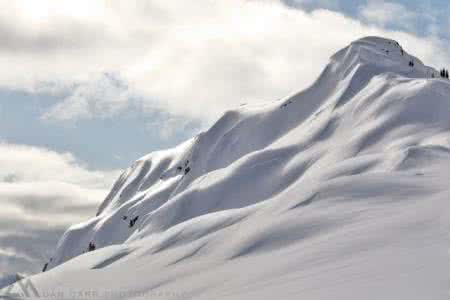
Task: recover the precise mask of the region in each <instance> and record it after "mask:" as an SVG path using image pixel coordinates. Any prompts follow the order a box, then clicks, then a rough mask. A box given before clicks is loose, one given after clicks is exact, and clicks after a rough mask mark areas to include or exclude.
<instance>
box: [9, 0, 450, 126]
mask: <svg viewBox="0 0 450 300" xmlns="http://www.w3.org/2000/svg"><path fill="white" fill-rule="evenodd" d="M296 2H297V4H298V7H301V5H302V4H303V2H305V4H309V2H308V1H296ZM328 2H329V3H330V5H329V6H330V7H332V6H333V5H331V4H332V1H328ZM1 3H2V7H4V8H5V9H2V11H1V12H0V24H1V27H0V28H1V30H0V38H1V40H2V43H1V45H0V63H1V64H2V66H4V68H3V72H0V84H1V85H3V86H4V87H12V88H17V89H28V90H31V91H34V92H47V93H53V94H58V93H61V98H62V102H60V103H58V104H57V105H55V106H54V107H53V108H52V109H50V110H49V111H48V112H46V113H45V114H44V115H43V118H44V119H47V120H57V121H68V120H73V119H83V118H93V117H104V116H111V115H114V114H116V113H119V112H120V111H122V110H123V109H125V108H126V107H127V106H129V105H131V104H133V105H136V102H137V105H138V106H139V107H140V108H141V109H148V110H152V109H160V110H164V111H167V112H169V113H170V114H173V115H182V116H187V117H190V118H197V119H200V120H206V121H211V120H212V119H214V118H216V117H217V115H218V114H220V113H221V112H223V111H224V110H226V109H229V108H233V107H236V106H238V105H239V104H240V103H243V102H257V101H268V100H275V99H276V98H280V97H283V96H285V95H286V94H288V93H290V92H292V91H295V90H298V89H302V88H304V87H305V86H307V85H308V84H309V83H311V82H312V81H313V80H314V78H315V77H316V76H317V75H318V74H319V72H320V71H321V69H322V68H323V66H324V64H326V62H327V60H328V57H329V56H330V55H331V54H332V53H333V52H334V51H336V50H337V49H339V48H341V47H343V46H345V45H346V44H348V43H349V42H351V41H352V40H354V39H357V38H359V37H361V36H366V35H382V36H387V37H391V38H394V39H398V40H399V41H400V43H401V44H403V46H404V47H405V48H406V49H407V50H408V51H410V52H412V53H414V54H416V55H417V56H419V57H420V58H422V59H423V60H424V61H425V62H426V63H428V64H431V65H435V66H437V67H440V66H442V65H444V64H445V63H447V62H448V57H447V56H446V53H445V50H446V49H444V47H443V46H442V43H441V42H440V41H439V39H438V38H437V37H436V36H434V35H430V36H429V37H427V38H417V37H415V36H414V35H412V34H407V33H402V32H392V31H388V30H385V29H382V28H384V27H386V26H387V25H392V24H394V25H395V23H398V24H400V25H401V26H400V27H399V28H405V27H407V26H409V25H410V23H411V22H412V19H413V18H414V13H413V12H411V11H408V9H407V8H406V7H404V6H402V5H400V4H393V3H390V2H386V1H383V2H382V3H381V4H380V5H381V6H382V7H383V9H381V8H380V6H377V5H375V4H374V2H373V1H371V2H369V3H368V4H367V5H365V6H361V7H360V15H361V20H362V22H360V21H357V20H355V19H351V18H349V17H345V16H344V15H342V14H340V13H338V12H331V11H328V10H314V11H312V12H311V13H306V12H305V11H303V10H301V9H298V7H297V9H294V8H293V7H292V6H288V5H285V4H283V3H281V2H278V1H244V0H228V1H211V0H200V1H195V2H192V1H163V0H152V1H95V2H94V1H39V2H37V1H32V2H30V1H26V2H25V1H2V2H1ZM291 3H292V1H291ZM397 27H398V26H397ZM105 74H106V75H105ZM108 74H114V76H109V75H108ZM136 99H139V100H136Z"/></svg>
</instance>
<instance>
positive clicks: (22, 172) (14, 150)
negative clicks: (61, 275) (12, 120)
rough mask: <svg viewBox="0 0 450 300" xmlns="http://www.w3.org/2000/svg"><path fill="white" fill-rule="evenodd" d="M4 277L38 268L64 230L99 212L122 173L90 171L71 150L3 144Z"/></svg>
mask: <svg viewBox="0 0 450 300" xmlns="http://www.w3.org/2000/svg"><path fill="white" fill-rule="evenodd" d="M0 165H1V166H2V168H1V169H0V201H1V207H2V209H1V210H0V228H1V232H0V277H1V276H2V275H5V274H11V273H15V272H18V271H26V272H38V271H40V270H41V268H42V266H43V263H44V262H45V261H46V260H48V259H49V257H50V255H51V254H52V252H53V250H54V248H55V246H56V242H57V240H58V239H59V237H60V236H61V234H62V232H63V231H64V230H65V229H67V227H68V226H69V225H71V224H73V223H77V222H80V221H82V220H83V219H85V218H86V217H87V216H89V215H92V214H94V213H95V211H96V208H97V206H98V205H99V203H100V202H101V201H102V200H103V198H104V197H105V196H106V194H107V192H108V190H109V189H110V187H111V186H112V182H113V180H114V179H115V178H116V177H117V175H118V172H117V171H111V172H100V171H92V170H88V169H86V168H85V167H84V166H83V164H82V163H80V162H79V161H77V160H76V159H75V158H74V157H73V155H71V154H70V153H64V154H61V153H56V152H53V151H50V150H47V149H44V148H37V147H30V146H23V145H14V144H6V143H2V144H0Z"/></svg>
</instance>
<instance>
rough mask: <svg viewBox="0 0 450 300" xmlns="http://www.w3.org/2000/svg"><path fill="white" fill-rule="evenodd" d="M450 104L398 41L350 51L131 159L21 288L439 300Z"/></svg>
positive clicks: (443, 280)
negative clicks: (316, 72)
mask: <svg viewBox="0 0 450 300" xmlns="http://www.w3.org/2000/svg"><path fill="white" fill-rule="evenodd" d="M411 61H412V62H413V63H414V66H413V67H412V66H410V62H411ZM432 76H435V77H436V78H431V77H432ZM449 96H450V82H449V81H448V80H445V79H440V78H438V72H436V70H434V69H432V68H430V67H427V66H425V65H423V63H422V62H421V61H420V60H418V59H417V58H415V57H413V56H411V55H409V54H408V53H406V52H404V53H403V54H402V49H401V47H400V45H398V44H397V42H395V41H392V40H387V39H383V38H377V37H367V38H363V39H360V40H357V41H355V42H353V43H352V44H351V45H349V46H348V47H346V48H344V49H342V50H340V51H339V52H337V53H336V54H335V55H334V56H333V57H332V58H331V60H330V63H329V64H328V65H327V66H326V68H325V69H324V71H323V72H322V74H321V75H320V77H319V78H318V79H317V81H316V82H315V83H314V84H313V85H312V86H311V87H309V88H308V89H306V90H305V91H302V92H299V93H296V94H294V95H291V96H289V97H287V98H285V99H282V100H281V101H276V102H273V103H268V104H266V105H259V106H251V105H246V106H241V107H240V108H239V109H237V110H234V111H229V112H227V113H225V114H224V115H223V117H222V118H220V119H219V120H218V121H217V122H216V123H215V124H214V125H213V126H212V127H211V128H210V129H209V130H208V131H206V132H203V133H201V134H199V135H198V136H196V137H194V138H192V139H191V140H189V141H187V142H185V143H183V144H181V145H180V146H178V147H176V148H174V149H170V150H166V151H159V152H154V153H151V154H149V155H147V156H145V157H143V158H141V159H139V160H138V161H136V162H135V163H134V164H133V165H132V166H131V167H130V168H128V169H127V170H126V171H125V172H124V173H123V174H122V175H121V176H120V178H119V179H118V180H117V182H116V183H115V185H114V187H113V188H112V190H111V193H110V194H109V195H108V197H107V198H106V199H105V200H104V202H103V203H102V204H101V206H100V207H99V210H98V214H97V216H96V217H94V218H92V219H90V220H88V221H87V222H84V223H82V224H78V225H74V226H72V227H71V228H70V229H69V230H68V231H67V232H66V233H65V234H64V235H63V237H62V238H61V240H60V242H59V244H58V247H57V249H56V252H55V255H54V257H53V260H52V261H51V262H50V264H49V268H48V269H49V271H47V272H45V273H40V274H37V275H35V276H32V277H30V279H31V280H32V282H33V284H34V285H35V286H36V287H37V289H38V290H39V291H40V293H41V296H42V297H41V298H44V296H47V298H52V297H53V298H54V295H55V293H60V294H59V295H61V293H63V294H64V296H65V297H69V296H71V295H72V294H70V293H74V291H77V292H78V293H83V295H78V296H79V298H83V299H90V298H92V299H125V298H128V299H138V298H143V299H150V298H151V299H153V298H158V299H159V298H161V299H272V298H275V297H277V298H279V299H310V300H311V299H449V297H450V239H449V235H450V230H449V229H450V210H449V209H448V201H449V198H450V197H449V196H450V189H449V187H450V185H449V184H448V178H449V175H450V118H449V116H450V99H449ZM137 216H138V219H137V220H136V222H135V225H134V226H130V223H129V222H130V220H132V219H134V218H135V217H137ZM90 242H92V243H94V244H95V246H96V250H95V251H91V252H88V253H84V252H86V251H87V249H88V245H89V243H90ZM83 253H84V254H83ZM50 291H51V293H50ZM52 293H53V294H52ZM52 295H53V296H52ZM141 296H142V297H141Z"/></svg>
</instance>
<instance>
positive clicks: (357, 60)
mask: <svg viewBox="0 0 450 300" xmlns="http://www.w3.org/2000/svg"><path fill="white" fill-rule="evenodd" d="M331 64H332V65H333V66H334V69H336V70H340V71H341V72H343V73H344V74H348V73H349V71H350V70H352V69H354V68H355V67H357V66H359V65H371V66H372V68H373V70H372V72H375V73H380V72H381V73H384V72H392V73H397V74H400V75H402V76H405V77H411V78H432V77H435V78H437V77H439V72H437V71H436V70H435V69H433V68H431V67H428V66H425V65H424V64H423V62H422V61H421V60H420V59H418V58H417V57H415V56H413V55H411V54H409V53H408V52H407V51H406V50H405V49H404V48H403V47H402V45H401V44H400V43H398V42H397V41H395V40H392V39H386V38H382V37H376V36H368V37H364V38H361V39H358V40H355V41H354V42H352V43H351V44H350V45H349V46H347V47H345V48H344V49H342V50H340V51H338V52H337V53H336V54H334V55H333V56H332V57H331Z"/></svg>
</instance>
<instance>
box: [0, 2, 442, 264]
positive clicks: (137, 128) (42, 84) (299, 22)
mask: <svg viewBox="0 0 450 300" xmlns="http://www.w3.org/2000/svg"><path fill="white" fill-rule="evenodd" d="M0 4H1V9H0V41H1V43H0V66H1V69H0V164H1V165H0V166H1V168H0V201H2V210H1V212H0V268H2V270H3V272H12V271H14V272H15V271H18V270H19V271H24V272H33V271H36V270H37V269H38V268H40V267H41V264H42V263H43V262H44V261H45V259H48V257H49V256H50V255H51V250H49V249H51V248H52V247H53V243H55V241H56V240H57V238H58V236H59V234H60V233H61V231H62V230H64V229H65V228H66V227H67V226H68V224H71V223H73V222H78V221H80V220H82V219H84V218H86V217H87V216H89V215H90V214H94V213H95V207H96V206H97V205H98V203H99V202H100V201H101V200H102V198H103V197H104V195H105V194H106V192H107V190H108V189H109V187H110V186H111V184H112V181H113V180H114V178H115V177H116V176H117V174H118V172H119V171H120V170H121V169H123V168H125V167H126V166H128V165H129V164H130V163H131V162H132V161H133V160H135V159H137V158H138V157H140V156H142V155H144V154H146V153H148V152H150V151H152V150H155V149H161V148H167V147H170V146H173V145H175V144H177V143H179V142H181V141H183V140H185V139H187V138H188V137H190V136H192V135H194V134H196V133H198V132H199V131H200V130H202V129H204V128H205V127H207V126H209V125H210V124H211V122H213V121H214V119H216V118H217V117H218V116H219V115H220V114H221V113H222V112H223V111H224V110H226V109H229V108H233V107H236V106H239V105H240V104H241V103H257V102H261V101H272V100H276V99H278V98H280V97H283V96H286V95H287V94H289V93H291V92H293V91H296V90H301V89H303V88H305V87H306V86H307V85H308V84H310V83H311V82H312V81H313V80H314V79H315V78H316V76H317V75H318V74H319V72H320V71H321V69H322V68H323V67H324V65H325V64H326V63H327V60H328V58H329V56H330V55H332V54H333V53H334V52H335V51H337V50H338V49H340V48H342V47H344V46H346V45H347V44H348V43H349V42H351V41H352V40H355V39H357V38H359V37H362V36H366V35H381V36H385V37H389V38H393V39H396V40H398V41H399V42H400V43H401V44H402V46H403V47H404V48H405V49H406V50H407V51H408V52H410V53H412V54H414V55H416V56H418V57H419V58H421V59H422V60H423V61H424V62H425V63H426V64H429V65H431V66H434V67H436V68H440V67H443V66H449V65H450V54H449V53H450V52H449V50H450V49H449V45H450V44H449V41H450V31H449V28H450V27H449V25H450V23H449V18H448V15H449V14H450V4H449V1H448V0H432V1H431V0H430V1H416V0H401V1H400V0H399V1H382V0H380V1H378V0H367V1H364V0H361V1H357V0H259V1H256V0H254V1H252V0H224V1H217V0H197V1H167V0H148V1H144V0H142V1H131V0H126V1H93V0H86V1H84V0H76V1H75V0H69V1H65V0H58V1H56V0H55V1H46V0H40V1H31V0H29V1H21V0H15V1H10V0H0ZM33 230H34V231H33ZM18 236H19V238H18ZM42 237H45V238H42ZM30 240H34V241H37V240H39V241H40V244H39V245H40V246H39V247H33V249H31V248H30V247H29V246H27V244H26V241H30ZM14 241H15V242H14ZM48 245H51V247H50V246H48ZM5 270H6V271H5ZM0 272H2V271H0Z"/></svg>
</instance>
